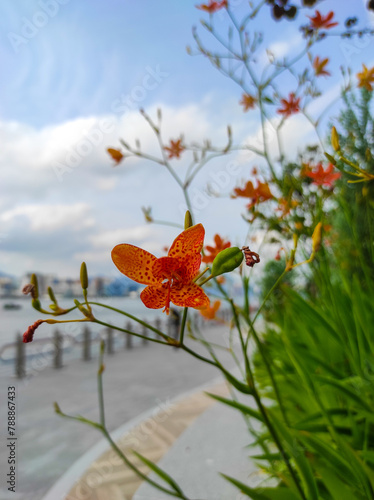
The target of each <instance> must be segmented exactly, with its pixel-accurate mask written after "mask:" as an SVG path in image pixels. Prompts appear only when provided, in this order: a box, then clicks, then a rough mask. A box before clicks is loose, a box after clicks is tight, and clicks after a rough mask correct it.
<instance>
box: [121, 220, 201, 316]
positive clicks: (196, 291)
mask: <svg viewBox="0 0 374 500" xmlns="http://www.w3.org/2000/svg"><path fill="white" fill-rule="evenodd" d="M204 234H205V230H204V227H203V226H202V224H197V225H196V226H192V227H190V228H188V229H186V230H185V231H183V232H182V233H181V234H180V235H179V236H177V237H176V239H175V240H174V242H173V244H172V245H171V247H170V249H169V252H168V255H167V257H160V258H159V259H158V258H157V257H155V256H154V255H152V254H151V253H149V252H147V251H146V250H143V249H141V248H138V247H136V246H134V245H129V244H127V243H123V244H121V245H117V246H115V247H114V248H113V250H112V260H113V262H114V264H115V265H116V266H117V268H118V269H119V270H120V271H121V273H123V274H124V275H125V276H127V277H128V278H130V279H132V280H134V281H136V282H137V283H141V284H143V285H147V287H146V288H145V289H144V290H143V291H142V293H141V294H140V298H141V300H142V302H143V304H144V305H145V306H146V307H148V308H150V309H160V308H161V307H164V312H166V314H169V309H170V302H172V303H173V304H175V305H176V306H181V307H195V308H198V307H205V306H208V305H209V298H208V297H207V295H205V293H204V291H203V290H202V288H201V287H199V286H198V285H195V284H194V283H193V279H194V278H195V277H196V276H197V274H198V272H199V269H200V264H201V250H202V248H203V241H204Z"/></svg>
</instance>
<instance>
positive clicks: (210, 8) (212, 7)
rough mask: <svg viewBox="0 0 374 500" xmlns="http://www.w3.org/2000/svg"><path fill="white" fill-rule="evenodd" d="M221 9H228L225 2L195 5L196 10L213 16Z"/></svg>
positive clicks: (224, 0) (225, 0)
mask: <svg viewBox="0 0 374 500" xmlns="http://www.w3.org/2000/svg"><path fill="white" fill-rule="evenodd" d="M223 7H228V3H227V0H222V1H221V2H214V1H213V0H210V3H209V4H204V3H202V4H201V5H196V8H197V9H200V10H205V12H209V14H214V12H217V10H220V9H222V8H223Z"/></svg>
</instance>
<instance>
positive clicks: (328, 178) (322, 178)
mask: <svg viewBox="0 0 374 500" xmlns="http://www.w3.org/2000/svg"><path fill="white" fill-rule="evenodd" d="M333 170H334V165H333V164H332V163H330V164H329V166H328V167H327V168H326V170H324V168H323V166H322V163H318V165H317V166H316V169H315V170H310V171H309V172H306V173H305V176H306V177H310V178H311V179H313V184H316V185H317V186H327V187H330V188H332V187H333V183H334V181H336V180H337V179H339V178H340V177H341V175H342V174H341V173H339V172H335V173H333Z"/></svg>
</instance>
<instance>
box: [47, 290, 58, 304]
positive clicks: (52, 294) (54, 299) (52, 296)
mask: <svg viewBox="0 0 374 500" xmlns="http://www.w3.org/2000/svg"><path fill="white" fill-rule="evenodd" d="M48 295H49V298H50V299H51V301H52V302H54V303H55V304H56V302H57V300H56V297H55V294H54V293H53V290H52V288H51V287H50V286H49V287H48Z"/></svg>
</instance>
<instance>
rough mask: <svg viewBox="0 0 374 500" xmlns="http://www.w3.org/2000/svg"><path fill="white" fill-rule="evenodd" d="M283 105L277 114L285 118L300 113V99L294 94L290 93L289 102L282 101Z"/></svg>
mask: <svg viewBox="0 0 374 500" xmlns="http://www.w3.org/2000/svg"><path fill="white" fill-rule="evenodd" d="M281 104H282V107H280V108H278V109H277V112H278V113H280V114H281V115H284V117H288V116H291V115H293V114H294V113H298V112H299V111H300V97H298V98H297V99H296V96H295V93H294V92H291V93H290V95H289V97H288V100H287V99H281Z"/></svg>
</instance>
